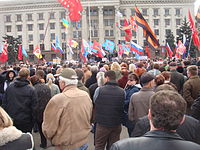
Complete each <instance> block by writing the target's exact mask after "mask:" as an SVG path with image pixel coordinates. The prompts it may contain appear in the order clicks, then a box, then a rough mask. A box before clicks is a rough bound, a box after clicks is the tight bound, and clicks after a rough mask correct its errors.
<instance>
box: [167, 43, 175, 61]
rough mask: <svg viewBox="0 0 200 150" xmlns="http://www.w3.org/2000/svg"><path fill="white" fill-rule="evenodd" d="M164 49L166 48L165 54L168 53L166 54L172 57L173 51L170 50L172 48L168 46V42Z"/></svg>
mask: <svg viewBox="0 0 200 150" xmlns="http://www.w3.org/2000/svg"><path fill="white" fill-rule="evenodd" d="M166 49H167V54H168V56H169V57H170V58H172V55H173V52H172V50H171V48H170V46H169V44H168V43H167V44H166Z"/></svg>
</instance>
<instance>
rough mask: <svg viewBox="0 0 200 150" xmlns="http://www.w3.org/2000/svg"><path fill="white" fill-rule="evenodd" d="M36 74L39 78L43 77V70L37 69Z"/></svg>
mask: <svg viewBox="0 0 200 150" xmlns="http://www.w3.org/2000/svg"><path fill="white" fill-rule="evenodd" d="M36 75H37V76H38V77H39V78H40V79H44V75H45V73H44V71H43V70H37V72H36Z"/></svg>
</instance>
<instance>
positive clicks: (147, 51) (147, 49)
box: [145, 46, 151, 58]
mask: <svg viewBox="0 0 200 150" xmlns="http://www.w3.org/2000/svg"><path fill="white" fill-rule="evenodd" d="M145 50H146V53H147V56H148V58H150V57H151V54H150V51H149V47H148V46H146V49H145Z"/></svg>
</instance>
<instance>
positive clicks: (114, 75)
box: [104, 70, 116, 80]
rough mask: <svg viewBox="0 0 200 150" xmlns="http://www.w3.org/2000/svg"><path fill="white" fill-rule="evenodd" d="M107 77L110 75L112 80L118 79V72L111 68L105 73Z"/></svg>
mask: <svg viewBox="0 0 200 150" xmlns="http://www.w3.org/2000/svg"><path fill="white" fill-rule="evenodd" d="M104 76H105V78H106V77H108V78H109V79H110V80H116V74H115V72H114V71H113V70H109V71H107V72H106V73H105V75H104Z"/></svg>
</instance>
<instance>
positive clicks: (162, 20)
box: [157, 7, 171, 46]
mask: <svg viewBox="0 0 200 150" xmlns="http://www.w3.org/2000/svg"><path fill="white" fill-rule="evenodd" d="M161 10H162V11H161V13H160V22H159V24H160V26H159V43H160V45H161V46H162V45H165V18H164V11H165V10H164V8H163V7H161ZM170 11H171V10H170ZM157 38H158V37H157Z"/></svg>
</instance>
